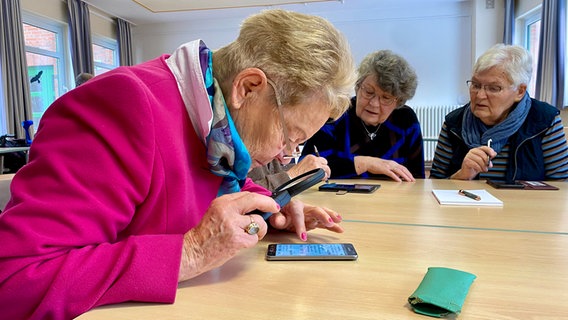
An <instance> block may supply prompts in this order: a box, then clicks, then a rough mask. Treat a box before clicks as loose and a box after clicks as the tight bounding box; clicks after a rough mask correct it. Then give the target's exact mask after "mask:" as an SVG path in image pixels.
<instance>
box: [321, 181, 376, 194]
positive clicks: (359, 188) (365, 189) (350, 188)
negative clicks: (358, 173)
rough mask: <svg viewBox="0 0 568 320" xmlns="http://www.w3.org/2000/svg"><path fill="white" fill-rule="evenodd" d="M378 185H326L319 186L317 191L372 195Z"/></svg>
mask: <svg viewBox="0 0 568 320" xmlns="http://www.w3.org/2000/svg"><path fill="white" fill-rule="evenodd" d="M380 186H381V185H380V184H340V183H326V184H323V185H321V186H319V189H318V190H319V191H333V192H336V191H347V192H356V193H372V192H374V191H375V190H377V189H378V188H379V187H380Z"/></svg>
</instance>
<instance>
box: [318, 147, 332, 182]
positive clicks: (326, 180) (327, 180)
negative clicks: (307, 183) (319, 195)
mask: <svg viewBox="0 0 568 320" xmlns="http://www.w3.org/2000/svg"><path fill="white" fill-rule="evenodd" d="M314 152H315V153H316V157H319V156H320V153H319V151H318V147H316V146H315V145H314ZM325 183H329V179H328V178H326V179H325Z"/></svg>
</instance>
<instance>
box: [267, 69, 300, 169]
mask: <svg viewBox="0 0 568 320" xmlns="http://www.w3.org/2000/svg"><path fill="white" fill-rule="evenodd" d="M266 81H267V82H268V84H269V85H270V86H271V87H272V90H274V96H275V97H276V105H277V106H278V114H280V124H282V132H283V134H284V140H286V150H285V151H286V152H290V154H285V155H284V156H283V158H284V159H294V158H298V157H299V156H301V155H302V154H301V153H300V148H299V147H296V149H292V146H291V145H290V138H289V136H288V128H287V127H286V122H285V121H284V115H283V114H282V102H281V101H280V95H279V94H278V91H276V85H275V84H274V82H272V80H270V79H268V78H267V79H266Z"/></svg>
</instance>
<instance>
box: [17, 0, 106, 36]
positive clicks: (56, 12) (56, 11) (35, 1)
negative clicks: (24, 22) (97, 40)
mask: <svg viewBox="0 0 568 320" xmlns="http://www.w3.org/2000/svg"><path fill="white" fill-rule="evenodd" d="M20 1H21V2H20V3H21V6H22V10H24V11H26V12H30V13H33V14H35V15H38V16H41V17H46V18H50V19H53V20H56V21H59V22H61V23H64V24H67V3H66V2H65V1H63V0H41V1H40V0H20ZM90 12H91V15H90V18H91V29H92V31H93V34H96V35H99V36H102V37H106V38H111V39H116V38H117V37H116V24H115V23H114V21H113V20H112V19H111V18H110V16H109V15H108V14H106V13H104V12H101V11H98V10H96V9H93V8H91V9H90Z"/></svg>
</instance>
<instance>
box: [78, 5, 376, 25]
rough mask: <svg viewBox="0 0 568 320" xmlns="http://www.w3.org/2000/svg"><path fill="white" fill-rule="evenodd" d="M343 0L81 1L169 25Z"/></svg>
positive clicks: (134, 20) (135, 21) (130, 17)
mask: <svg viewBox="0 0 568 320" xmlns="http://www.w3.org/2000/svg"><path fill="white" fill-rule="evenodd" d="M344 1H345V0H112V1H109V0H84V2H86V3H88V4H89V5H90V6H91V7H94V8H95V10H97V9H98V10H100V11H103V12H105V13H107V14H109V15H111V16H116V17H119V18H122V19H124V20H127V21H129V22H131V23H133V24H134V25H143V24H153V23H168V22H175V21H183V20H188V19H195V18H199V19H206V18H207V16H209V15H212V16H214V17H216V18H219V17H224V16H226V17H231V16H237V15H242V14H243V13H244V14H248V13H253V12H256V11H258V10H259V9H264V8H266V9H268V8H271V7H274V6H278V7H282V8H286V7H288V8H289V9H292V7H294V6H302V7H303V6H308V5H313V4H315V5H321V4H324V3H326V2H327V3H328V4H329V3H330V2H331V3H333V4H334V5H336V6H337V5H341V4H342V3H343V2H344ZM355 1H368V0H355Z"/></svg>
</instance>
